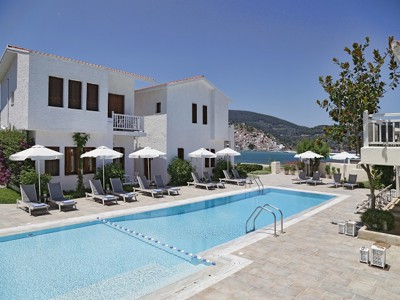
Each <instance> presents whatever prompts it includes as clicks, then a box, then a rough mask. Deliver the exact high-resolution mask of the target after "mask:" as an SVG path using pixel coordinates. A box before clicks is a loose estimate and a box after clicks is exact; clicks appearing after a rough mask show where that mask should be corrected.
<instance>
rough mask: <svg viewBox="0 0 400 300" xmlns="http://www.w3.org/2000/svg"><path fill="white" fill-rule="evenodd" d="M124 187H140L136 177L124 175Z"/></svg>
mask: <svg viewBox="0 0 400 300" xmlns="http://www.w3.org/2000/svg"><path fill="white" fill-rule="evenodd" d="M122 185H139V182H138V181H137V178H136V176H131V175H124V182H122Z"/></svg>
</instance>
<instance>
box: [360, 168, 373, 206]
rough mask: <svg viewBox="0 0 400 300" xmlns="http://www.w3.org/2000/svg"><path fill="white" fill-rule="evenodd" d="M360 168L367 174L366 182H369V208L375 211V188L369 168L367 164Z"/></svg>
mask: <svg viewBox="0 0 400 300" xmlns="http://www.w3.org/2000/svg"><path fill="white" fill-rule="evenodd" d="M361 167H362V168H363V169H364V171H365V172H366V173H367V176H368V182H369V191H370V193H371V208H372V209H375V187H374V181H373V178H372V173H371V168H370V166H369V164H361Z"/></svg>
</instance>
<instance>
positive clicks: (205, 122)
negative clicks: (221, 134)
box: [203, 105, 207, 125]
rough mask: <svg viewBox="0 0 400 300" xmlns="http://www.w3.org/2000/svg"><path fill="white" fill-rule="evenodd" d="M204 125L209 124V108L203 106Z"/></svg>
mask: <svg viewBox="0 0 400 300" xmlns="http://www.w3.org/2000/svg"><path fill="white" fill-rule="evenodd" d="M203 124H204V125H206V124H207V106H206V105H203Z"/></svg>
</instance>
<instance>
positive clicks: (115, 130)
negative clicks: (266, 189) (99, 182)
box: [0, 46, 233, 189]
mask: <svg viewBox="0 0 400 300" xmlns="http://www.w3.org/2000/svg"><path fill="white" fill-rule="evenodd" d="M136 80H141V81H145V82H149V83H154V79H152V78H149V77H145V76H141V75H137V74H133V73H129V72H124V71H120V70H115V69H112V68H108V67H104V66H99V65H95V64H90V63H86V62H82V61H78V60H74V59H69V58H65V57H61V56H56V55H51V54H46V53H42V52H38V51H34V50H28V49H24V48H20V47H15V46H8V47H7V48H6V50H5V52H4V53H3V55H2V57H1V60H0V85H1V89H0V99H1V102H0V126H1V127H2V128H9V127H15V128H16V129H20V130H27V131H28V132H29V136H30V137H31V138H33V139H34V142H35V143H36V144H40V145H44V146H46V147H49V148H53V149H55V150H57V151H60V152H62V153H64V158H63V159H61V160H56V161H46V162H43V163H42V166H41V168H40V169H41V170H45V172H46V173H50V174H51V175H52V176H53V181H61V182H62V186H63V188H64V189H74V188H75V187H76V181H77V164H78V155H77V148H76V146H75V144H74V140H73V138H72V135H73V133H75V132H81V133H87V134H90V139H89V141H88V143H87V145H86V149H85V151H88V150H91V149H94V148H95V147H98V146H101V145H104V146H107V147H109V148H114V149H115V150H117V151H119V152H122V153H124V157H123V158H122V159H121V160H120V161H119V162H121V163H123V165H124V168H125V172H126V173H127V174H134V172H135V171H139V172H140V173H143V172H145V171H144V170H145V168H143V167H141V165H142V164H143V162H140V161H139V160H137V162H135V161H134V160H133V159H131V158H129V157H128V154H129V153H132V152H133V151H135V150H136V149H137V148H138V146H140V147H145V146H153V147H154V148H159V149H158V150H161V151H164V152H167V158H164V159H160V160H158V161H157V160H154V163H153V174H154V172H157V173H161V174H162V175H163V176H164V178H165V179H167V178H166V177H165V176H166V167H167V165H168V162H169V161H170V158H171V157H173V156H176V155H177V148H179V147H182V148H183V149H185V151H186V150H192V149H193V150H194V149H195V148H196V147H197V146H198V147H201V146H203V147H209V148H212V149H216V150H220V149H222V147H223V146H224V144H225V141H229V140H230V138H231V139H232V140H233V136H232V137H229V133H228V103H229V100H228V99H227V98H226V97H224V96H223V95H222V94H221V93H220V92H219V91H218V90H216V89H215V88H214V87H213V85H212V84H211V83H209V82H208V81H207V80H206V79H205V78H198V80H191V81H190V80H189V81H190V82H192V84H190V85H189V86H190V88H189V86H188V85H185V84H183V83H182V84H175V85H174V84H172V83H170V84H166V85H160V86H156V87H151V88H147V89H142V90H141V91H140V92H138V95H139V96H138V97H139V98H140V100H139V101H138V103H136V101H135V82H136ZM189 81H188V82H189ZM192 85H193V86H192ZM173 86H174V87H173ZM163 87H165V88H163ZM157 93H165V97H162V98H157V99H156V98H154V97H153V95H155V94H157ZM196 93H198V94H196ZM146 95H149V96H146ZM206 95H207V96H206ZM146 97H150V98H151V99H150V100H145V99H148V98H146ZM153 100H154V101H153ZM152 101H153V102H152ZM187 101H191V102H190V104H188V105H189V112H186V108H184V105H185V103H186V102H187ZM158 102H161V104H160V105H161V106H160V109H161V111H160V112H157V110H155V109H157V107H156V103H158ZM192 102H193V103H197V104H198V115H199V119H198V124H197V126H195V124H192V123H191V119H190V118H191V113H190V107H191V106H190V105H192V104H191V103H192ZM220 102H221V104H219V103H220ZM157 105H158V104H157ZM203 107H207V108H206V109H207V113H206V115H207V117H206V118H207V124H204V125H200V124H203V123H202V122H203V119H202V118H203V117H202V109H204V108H203ZM167 111H168V114H167V113H166V112H167ZM183 113H186V114H189V116H187V117H184V116H183V115H181V114H183ZM143 116H145V117H143ZM147 131H148V132H147ZM167 141H168V142H167ZM191 141H192V142H191ZM194 141H195V142H194ZM191 143H192V144H191ZM189 145H193V147H192V146H190V147H189ZM187 153H188V152H186V153H185V156H186V154H187ZM110 162H111V161H110ZM96 164H97V165H98V166H100V164H101V162H100V161H97V162H96V160H95V159H85V160H84V182H85V183H87V181H88V180H89V179H90V178H91V177H92V176H93V174H94V173H95V168H96ZM135 164H136V165H137V166H138V167H137V170H135ZM146 170H147V169H146ZM146 172H147V171H146Z"/></svg>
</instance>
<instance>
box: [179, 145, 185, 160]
mask: <svg viewBox="0 0 400 300" xmlns="http://www.w3.org/2000/svg"><path fill="white" fill-rule="evenodd" d="M184 154H185V151H184V150H183V148H178V158H180V159H185V157H184Z"/></svg>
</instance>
